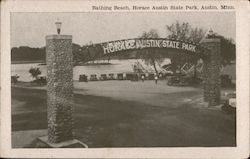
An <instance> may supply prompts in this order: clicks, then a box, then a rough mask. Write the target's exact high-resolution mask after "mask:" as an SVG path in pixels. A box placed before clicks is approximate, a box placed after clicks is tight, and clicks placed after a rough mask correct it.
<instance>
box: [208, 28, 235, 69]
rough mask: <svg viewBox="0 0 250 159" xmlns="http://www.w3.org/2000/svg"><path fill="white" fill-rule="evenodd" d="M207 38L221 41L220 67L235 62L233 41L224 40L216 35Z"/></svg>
mask: <svg viewBox="0 0 250 159" xmlns="http://www.w3.org/2000/svg"><path fill="white" fill-rule="evenodd" d="M208 38H219V39H220V40H221V63H222V65H224V66H225V65H227V64H230V63H231V61H234V60H236V46H235V43H234V41H233V39H228V38H225V37H223V36H221V35H218V34H216V33H212V34H209V35H208Z"/></svg>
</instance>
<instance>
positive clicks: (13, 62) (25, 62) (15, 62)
mask: <svg viewBox="0 0 250 159" xmlns="http://www.w3.org/2000/svg"><path fill="white" fill-rule="evenodd" d="M29 63H45V61H44V60H33V61H23V60H22V61H11V64H29Z"/></svg>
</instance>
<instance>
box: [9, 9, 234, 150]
mask: <svg viewBox="0 0 250 159" xmlns="http://www.w3.org/2000/svg"><path fill="white" fill-rule="evenodd" d="M144 17H147V18H146V19H145V18H144ZM222 19H224V20H223V21H222ZM11 119H12V123H11V124H12V127H11V132H12V147H13V148H24V147H25V148H40V147H68V146H69V147H89V148H103V147H104V148H105V147H211V146H212V147H213V146H216V147H217V146H218V147H223V146H225V147H231V146H236V50H235V13H234V12H230V13H220V12H213V13H208V12H203V13H185V12H184V13H178V14H176V13H12V14H11Z"/></svg>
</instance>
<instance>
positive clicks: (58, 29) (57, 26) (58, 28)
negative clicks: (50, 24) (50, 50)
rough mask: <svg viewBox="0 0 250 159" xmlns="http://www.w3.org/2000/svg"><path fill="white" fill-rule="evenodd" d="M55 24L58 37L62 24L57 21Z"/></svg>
mask: <svg viewBox="0 0 250 159" xmlns="http://www.w3.org/2000/svg"><path fill="white" fill-rule="evenodd" d="M55 24H56V30H57V34H58V35H59V34H60V33H61V26H62V22H59V21H57V22H56V23H55Z"/></svg>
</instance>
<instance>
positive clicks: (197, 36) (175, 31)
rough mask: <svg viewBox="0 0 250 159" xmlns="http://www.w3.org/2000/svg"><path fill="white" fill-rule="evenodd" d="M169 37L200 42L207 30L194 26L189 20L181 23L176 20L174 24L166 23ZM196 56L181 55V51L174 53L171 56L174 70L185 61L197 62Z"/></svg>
mask: <svg viewBox="0 0 250 159" xmlns="http://www.w3.org/2000/svg"><path fill="white" fill-rule="evenodd" d="M166 29H167V33H168V35H167V38H169V39H177V40H182V41H188V42H193V43H199V42H200V41H201V39H202V38H203V37H204V36H205V31H204V30H203V29H201V28H197V27H196V28H193V27H192V26H191V25H190V24H189V23H188V22H183V23H180V22H179V21H176V22H175V23H174V24H171V25H166ZM197 60H198V59H197V57H196V56H190V55H187V54H182V55H180V54H179V53H176V54H173V55H172V57H171V64H172V70H173V71H174V72H175V71H176V70H177V69H178V68H180V67H181V66H182V65H183V64H184V63H186V62H189V63H192V64H196V62H197Z"/></svg>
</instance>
